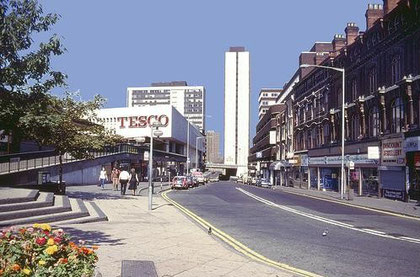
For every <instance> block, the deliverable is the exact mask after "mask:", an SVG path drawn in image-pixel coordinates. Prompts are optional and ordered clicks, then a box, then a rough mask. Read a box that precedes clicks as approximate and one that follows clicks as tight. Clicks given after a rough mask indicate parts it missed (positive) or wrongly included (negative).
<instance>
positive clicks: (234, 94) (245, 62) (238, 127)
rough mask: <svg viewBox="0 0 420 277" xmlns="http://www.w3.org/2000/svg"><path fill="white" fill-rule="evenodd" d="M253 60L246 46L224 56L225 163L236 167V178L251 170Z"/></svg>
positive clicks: (231, 49)
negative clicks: (251, 66)
mask: <svg viewBox="0 0 420 277" xmlns="http://www.w3.org/2000/svg"><path fill="white" fill-rule="evenodd" d="M249 102H250V59H249V52H248V51H245V48H244V47H231V48H230V49H229V51H228V52H226V53H225V122H224V133H225V139H224V163H225V164H226V165H236V166H237V167H238V170H237V175H240V174H243V173H246V172H247V171H248V166H247V165H248V154H249V116H250V115H249V113H250V108H249Z"/></svg>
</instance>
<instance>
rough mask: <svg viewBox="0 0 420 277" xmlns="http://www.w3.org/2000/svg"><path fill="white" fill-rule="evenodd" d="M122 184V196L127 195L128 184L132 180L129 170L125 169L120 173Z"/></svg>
mask: <svg viewBox="0 0 420 277" xmlns="http://www.w3.org/2000/svg"><path fill="white" fill-rule="evenodd" d="M119 179H120V184H121V195H125V191H126V190H127V183H128V180H129V179H130V173H128V172H127V170H125V169H123V170H122V171H121V172H120V176H119Z"/></svg>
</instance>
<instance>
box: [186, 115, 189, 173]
mask: <svg viewBox="0 0 420 277" xmlns="http://www.w3.org/2000/svg"><path fill="white" fill-rule="evenodd" d="M189 165H190V117H189V116H187V173H186V174H185V175H186V176H187V175H188V170H189Z"/></svg>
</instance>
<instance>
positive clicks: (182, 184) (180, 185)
mask: <svg viewBox="0 0 420 277" xmlns="http://www.w3.org/2000/svg"><path fill="white" fill-rule="evenodd" d="M189 185H190V183H189V182H188V178H187V177H185V176H175V177H174V178H173V179H172V185H171V188H172V189H188V187H189Z"/></svg>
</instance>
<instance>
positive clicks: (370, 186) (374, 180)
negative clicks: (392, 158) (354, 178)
mask: <svg viewBox="0 0 420 277" xmlns="http://www.w3.org/2000/svg"><path fill="white" fill-rule="evenodd" d="M378 192H379V179H378V170H377V169H376V168H362V194H363V195H367V196H370V195H372V196H378Z"/></svg>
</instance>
